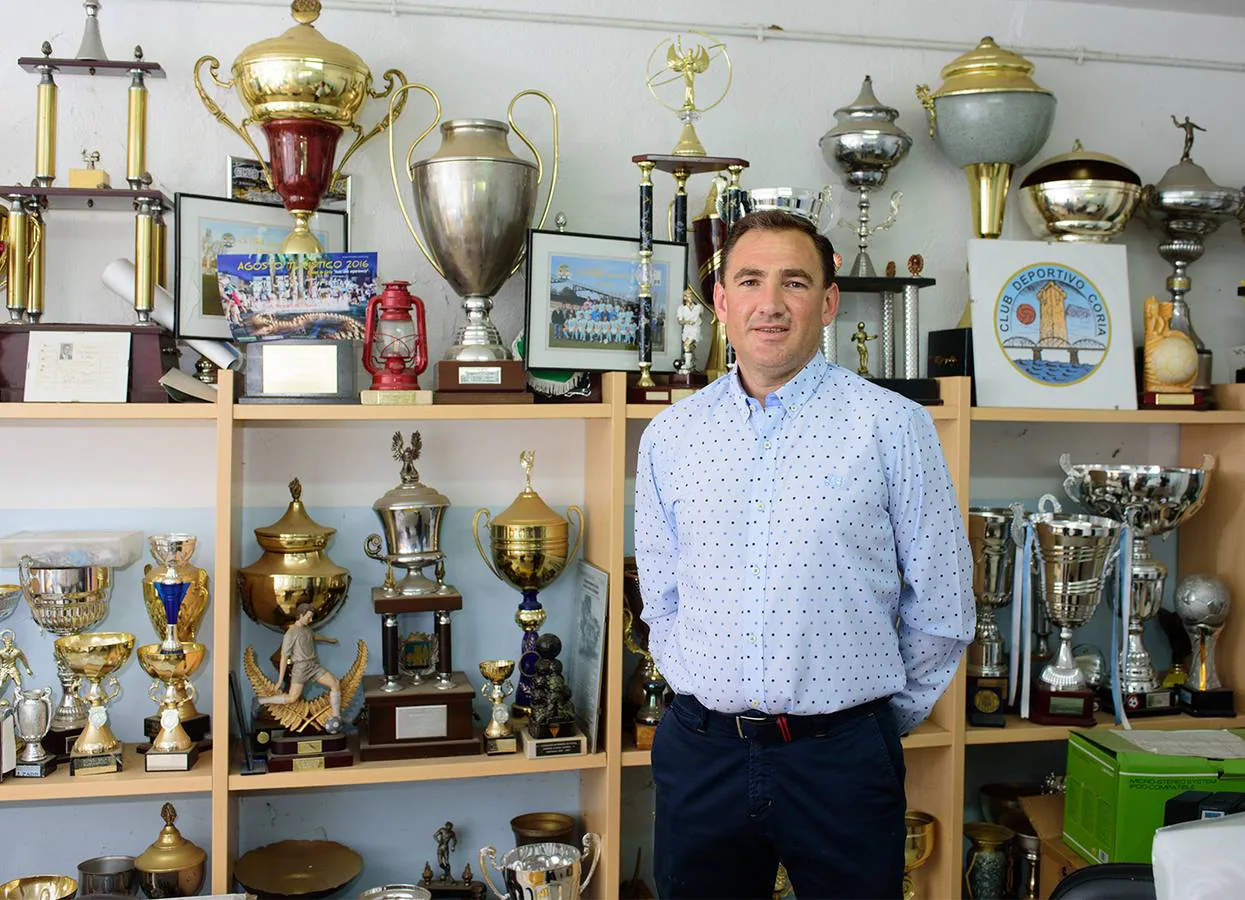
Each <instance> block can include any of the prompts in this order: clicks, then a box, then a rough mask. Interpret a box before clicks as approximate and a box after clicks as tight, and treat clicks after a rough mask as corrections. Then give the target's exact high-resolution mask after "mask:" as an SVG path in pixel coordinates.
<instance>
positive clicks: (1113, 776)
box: [1063, 729, 1245, 863]
mask: <svg viewBox="0 0 1245 900" xmlns="http://www.w3.org/2000/svg"><path fill="white" fill-rule="evenodd" d="M1190 730H1192V729H1190ZM1123 733H1124V732H1122V731H1120V730H1117V729H1111V730H1106V729H1104V730H1097V729H1095V730H1093V731H1082V730H1073V731H1072V732H1071V734H1069V736H1068V777H1067V787H1068V791H1067V796H1066V798H1065V800H1064V811H1063V839H1064V841H1065V842H1066V843H1067V844H1068V845H1069V846H1071V847H1072V848H1073V849H1075V850H1076V851H1077V852H1078V853H1079V854H1081V856H1083V857H1084V858H1085V859H1087V860H1088V861H1090V862H1093V863H1107V862H1139V863H1148V862H1150V860H1151V857H1150V850H1151V844H1152V843H1153V841H1154V832H1155V830H1156V829H1158V828H1160V827H1162V825H1163V806H1164V804H1166V803H1167V801H1168V800H1170V799H1171V798H1172V797H1175V796H1176V795H1177V794H1181V793H1184V792H1185V791H1212V792H1213V791H1239V792H1241V793H1245V759H1207V758H1205V757H1201V756H1172V755H1166V754H1160V753H1150V752H1148V751H1146V750H1143V749H1141V748H1140V747H1137V746H1136V745H1134V744H1132V743H1130V742H1129V741H1128V740H1126V739H1125V738H1124V737H1122V736H1121V735H1122V734H1123ZM1232 733H1233V734H1236V735H1239V736H1240V737H1243V738H1245V729H1237V730H1233V731H1232Z"/></svg>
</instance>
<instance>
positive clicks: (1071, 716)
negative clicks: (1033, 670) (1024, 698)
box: [1029, 681, 1095, 728]
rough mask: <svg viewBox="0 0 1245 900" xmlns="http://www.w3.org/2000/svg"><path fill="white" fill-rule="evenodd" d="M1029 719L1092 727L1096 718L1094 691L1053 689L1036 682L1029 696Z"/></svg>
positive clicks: (1044, 722)
mask: <svg viewBox="0 0 1245 900" xmlns="http://www.w3.org/2000/svg"><path fill="white" fill-rule="evenodd" d="M1029 719H1030V721H1032V722H1036V723H1037V724H1039V725H1065V726H1068V727H1080V728H1090V727H1092V726H1093V725H1094V724H1095V720H1094V692H1093V691H1091V690H1089V688H1085V689H1083V690H1079V691H1052V690H1051V689H1050V688H1049V687H1047V686H1046V685H1045V684H1043V683H1042V682H1040V681H1038V682H1035V683H1034V685H1033V692H1032V694H1031V695H1030V697H1029Z"/></svg>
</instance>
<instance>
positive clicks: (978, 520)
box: [968, 507, 1016, 678]
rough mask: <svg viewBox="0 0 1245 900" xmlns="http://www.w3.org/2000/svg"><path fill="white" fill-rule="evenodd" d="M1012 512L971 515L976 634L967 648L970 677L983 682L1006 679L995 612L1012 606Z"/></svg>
mask: <svg viewBox="0 0 1245 900" xmlns="http://www.w3.org/2000/svg"><path fill="white" fill-rule="evenodd" d="M1012 515H1013V513H1012V510H1010V509H1007V508H1004V507H999V508H988V507H974V508H972V509H970V510H969V511H968V543H969V546H970V547H971V548H972V551H973V597H974V598H975V599H976V601H977V633H976V635H975V636H974V638H973V642H972V644H970V645H969V648H968V674H969V675H976V676H980V677H983V678H1002V677H1004V676H1006V675H1007V656H1006V648H1005V647H1004V644H1003V635H1002V633H1001V632H1000V631H999V623H998V621H997V620H996V619H995V615H994V614H995V610H998V609H1002V608H1003V607H1005V606H1007V605H1008V604H1009V603H1011V602H1012V573H1013V570H1014V568H1015V561H1016V543H1015V541H1014V540H1013V538H1012Z"/></svg>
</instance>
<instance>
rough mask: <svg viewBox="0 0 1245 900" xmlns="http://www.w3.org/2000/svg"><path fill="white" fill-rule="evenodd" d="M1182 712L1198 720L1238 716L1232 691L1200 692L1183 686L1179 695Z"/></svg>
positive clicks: (1225, 689) (1224, 689) (1178, 700)
mask: <svg viewBox="0 0 1245 900" xmlns="http://www.w3.org/2000/svg"><path fill="white" fill-rule="evenodd" d="M1177 703H1178V704H1179V707H1180V711H1181V712H1185V713H1188V714H1189V715H1191V716H1197V717H1198V718H1211V717H1223V718H1231V717H1233V716H1235V715H1236V704H1235V703H1234V702H1233V699H1232V691H1231V690H1228V689H1227V688H1219V689H1217V690H1213V691H1199V690H1197V689H1196V688H1191V687H1189V686H1188V685H1181V686H1180V689H1179V694H1178V695H1177Z"/></svg>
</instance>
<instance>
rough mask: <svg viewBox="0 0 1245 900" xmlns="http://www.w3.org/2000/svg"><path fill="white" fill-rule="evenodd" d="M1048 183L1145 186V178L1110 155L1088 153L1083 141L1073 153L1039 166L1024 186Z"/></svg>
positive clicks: (1027, 178)
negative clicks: (1107, 182)
mask: <svg viewBox="0 0 1245 900" xmlns="http://www.w3.org/2000/svg"><path fill="white" fill-rule="evenodd" d="M1047 181H1123V182H1125V183H1126V184H1135V185H1137V186H1138V187H1140V186H1141V177H1140V176H1139V175H1138V174H1137V173H1136V172H1134V171H1133V170H1132V169H1130V168H1129V167H1128V166H1127V165H1126V164H1124V163H1123V162H1121V161H1120V160H1118V159H1116V158H1115V157H1114V156H1110V155H1108V154H1106V153H1097V152H1095V151H1093V150H1086V149H1085V148H1084V147H1083V146H1081V142H1080V140H1079V139H1078V140H1075V141H1073V142H1072V149H1071V150H1070V151H1068V152H1067V153H1060V154H1059V155H1058V156H1052V157H1051V158H1050V159H1048V160H1046V161H1044V162H1042V163H1040V164H1038V167H1037V168H1036V169H1034V170H1033V171H1032V172H1030V173H1029V174H1028V175H1026V176H1025V180H1024V181H1022V182H1021V184H1020V186H1021V187H1028V186H1029V185H1031V184H1041V183H1044V182H1047Z"/></svg>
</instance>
